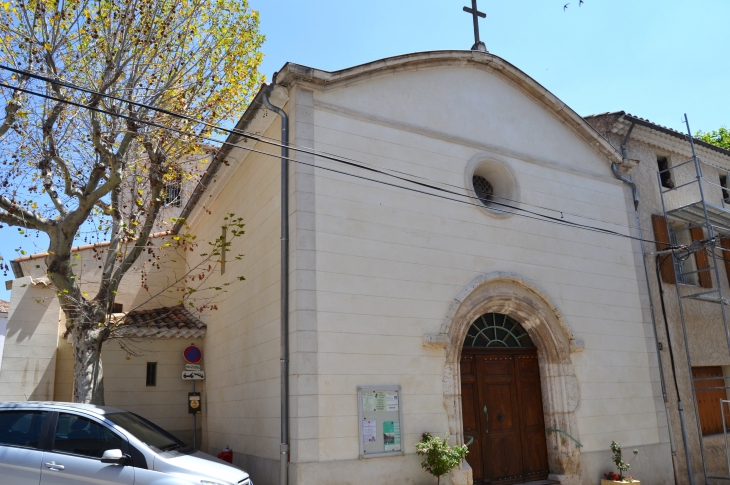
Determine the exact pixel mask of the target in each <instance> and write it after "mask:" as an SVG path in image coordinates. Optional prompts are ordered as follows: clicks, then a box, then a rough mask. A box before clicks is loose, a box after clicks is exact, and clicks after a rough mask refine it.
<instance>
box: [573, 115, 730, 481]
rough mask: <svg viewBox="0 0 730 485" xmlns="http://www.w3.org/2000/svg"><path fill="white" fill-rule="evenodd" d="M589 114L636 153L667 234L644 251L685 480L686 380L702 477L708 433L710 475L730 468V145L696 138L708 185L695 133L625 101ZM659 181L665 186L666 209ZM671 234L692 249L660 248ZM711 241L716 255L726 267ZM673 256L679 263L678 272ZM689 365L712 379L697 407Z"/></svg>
mask: <svg viewBox="0 0 730 485" xmlns="http://www.w3.org/2000/svg"><path fill="white" fill-rule="evenodd" d="M586 120H587V121H588V122H589V123H590V124H591V125H593V126H594V127H595V128H596V129H597V130H598V131H599V132H600V133H601V134H602V135H604V136H605V137H606V138H607V139H608V140H609V141H610V142H611V144H612V145H613V146H614V147H615V148H616V149H617V150H620V151H621V150H622V149H623V150H626V156H627V158H629V159H632V160H633V163H632V165H636V168H634V169H633V171H632V172H631V178H632V180H633V181H634V183H636V186H637V194H638V199H639V204H638V216H639V218H640V221H639V223H640V227H641V228H642V236H643V237H644V238H646V239H653V240H655V241H657V242H659V243H664V244H652V243H645V244H644V252H645V253H646V256H645V259H646V263H647V268H648V276H649V278H648V280H649V285H650V287H651V294H650V295H647V296H648V298H650V300H649V299H648V298H647V301H648V302H650V303H652V304H653V307H654V320H655V325H656V332H657V335H658V343H659V347H660V349H661V350H660V351H659V353H660V356H661V362H662V378H663V381H664V382H663V383H662V393H663V396H664V400H665V404H666V408H667V410H668V412H669V416H670V417H671V428H672V431H673V433H672V434H673V448H675V453H674V464H675V471H676V474H677V480H678V481H679V482H680V483H687V482H688V475H687V460H686V457H685V447H684V440H683V437H682V428H681V423H680V418H679V410H678V402H677V390H678V391H679V396H680V397H681V401H682V404H683V407H684V411H685V419H686V428H687V441H688V443H689V449H690V451H691V457H692V459H691V462H692V468H693V473H694V475H695V480H696V482H697V483H704V482H705V479H704V467H703V463H702V459H701V457H702V453H701V449H700V442H699V437H700V435H702V436H703V440H702V441H703V445H704V456H705V466H706V467H707V475H708V476H724V477H727V476H728V468H727V467H728V464H727V455H726V449H725V440H724V436H723V429H724V427H725V425H724V423H723V421H722V411H721V409H720V406H721V402H720V401H721V400H727V399H728V394H727V390H726V389H725V386H727V385H728V384H730V383H728V382H726V381H725V380H724V379H723V376H730V349H729V348H728V346H729V345H730V341H728V338H727V336H726V327H725V325H724V323H723V318H722V309H721V308H720V305H719V301H720V300H719V298H718V293H717V290H718V285H719V288H720V289H721V290H722V293H723V295H724V296H723V297H724V298H725V299H726V301H727V297H728V296H730V285H729V283H728V282H729V280H730V253H728V252H727V251H725V250H724V249H725V248H730V240H728V239H727V236H728V235H730V227H729V226H728V221H730V210H728V208H727V207H728V204H730V193H729V192H728V190H727V187H728V171H729V170H730V151H729V150H725V149H723V148H720V147H717V146H714V145H711V144H708V143H705V142H703V141H701V140H697V139H695V140H694V144H695V148H696V153H697V155H698V157H699V159H700V163H699V164H698V166H699V173H700V175H701V176H700V178H699V180H700V182H701V187H702V193H700V185H699V184H698V183H697V181H698V177H697V174H698V171H697V168H696V166H695V163H694V162H693V160H692V148H691V145H690V143H689V140H688V137H687V134H686V133H680V132H677V131H675V130H672V129H669V128H666V127H664V126H660V125H657V124H655V123H652V122H650V121H648V120H646V119H643V118H640V117H637V116H633V115H631V114H628V113H625V112H623V111H621V112H615V113H604V114H601V115H594V116H588V117H586ZM622 145H623V148H622ZM637 162H638V163H637ZM658 174H660V175H659V176H658ZM660 190H661V191H663V192H664V199H665V200H664V205H665V207H666V213H665V208H664V207H663V206H662V197H661V194H660ZM703 199H704V200H705V202H706V204H707V205H708V209H709V214H710V222H711V225H712V227H713V231H714V233H715V234H716V235H717V236H718V238H717V240H716V242H715V243H711V242H710V241H706V240H705V238H707V237H708V236H709V233H708V230H707V226H706V222H705V219H704V214H703V213H702V209H701V206H700V205H698V202H700V201H701V200H703ZM665 216H666V219H665ZM632 226H634V233H635V234H638V231H637V228H638V224H637V222H636V220H634V221H633V223H632ZM667 228H668V229H669V231H668V232H667ZM667 243H671V244H674V245H684V246H687V247H688V248H689V249H688V250H687V251H677V252H676V253H675V256H674V257H673V256H672V255H671V254H666V253H665V254H653V253H655V252H656V251H658V250H659V251H661V250H666V249H668V247H669V246H668V244H667ZM713 245H714V249H713ZM712 251H714V252H715V254H716V256H717V263H718V265H717V266H718V267H717V272H716V271H715V268H714V264H713V260H712V259H713V258H712ZM657 263H658V264H657ZM673 265H676V274H675V271H674V269H675V268H673ZM718 276H719V279H718ZM642 286H643V285H642ZM642 289H643V288H642ZM660 291H661V293H660ZM680 294H681V295H683V296H689V295H697V297H695V298H683V299H682V305H683V313H684V320H685V327H686V328H685V329H683V327H682V318H681V313H680V308H679V297H678V295H680ZM665 318H666V320H665ZM665 322H666V323H665ZM667 329H668V330H669V332H668V334H667ZM685 330H686V333H685ZM685 343H686V344H687V346H685ZM687 351H689V357H690V361H689V362H688V358H687V357H688V353H687ZM690 368H691V370H692V375H693V376H694V377H695V378H696V379H699V380H697V381H695V383H694V385H695V387H696V388H698V389H701V388H705V389H707V390H698V391H697V402H698V408H697V409H695V402H694V397H693V395H692V387H691V384H692V381H691V380H690ZM675 379H676V384H675ZM724 406H725V413H726V415H728V418H727V424H730V408H728V407H727V403H725V404H724ZM698 416H699V418H700V419H699V420H700V426H699V428H698V426H697V417H698Z"/></svg>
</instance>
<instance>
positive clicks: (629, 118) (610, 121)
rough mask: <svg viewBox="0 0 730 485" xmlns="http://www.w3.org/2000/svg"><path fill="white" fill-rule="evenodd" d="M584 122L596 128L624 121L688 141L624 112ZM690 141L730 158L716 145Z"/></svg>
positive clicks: (729, 151)
mask: <svg viewBox="0 0 730 485" xmlns="http://www.w3.org/2000/svg"><path fill="white" fill-rule="evenodd" d="M585 119H586V121H587V122H588V123H590V124H591V125H592V126H597V124H598V123H607V124H609V125H613V124H614V123H615V122H616V121H618V120H626V121H628V122H629V123H636V124H637V125H639V126H645V127H647V128H651V129H652V130H656V131H659V132H661V133H664V134H667V135H670V136H673V137H675V138H679V139H681V140H683V141H689V137H688V136H687V133H682V132H681V131H677V130H674V129H672V128H668V127H666V126H663V125H660V124H657V123H653V122H651V121H649V120H647V119H646V118H640V117H638V116H634V115H632V114H631V113H627V112H626V111H613V112H606V113H600V114H595V115H588V116H586V117H585ZM692 140H693V141H694V144H695V145H697V146H701V147H704V148H707V149H708V150H712V151H714V152H718V153H721V154H722V155H725V156H728V157H730V150H728V149H726V148H722V147H719V146H717V145H713V144H712V143H707V142H706V141H704V140H701V139H699V138H696V137H694V136H693V137H692Z"/></svg>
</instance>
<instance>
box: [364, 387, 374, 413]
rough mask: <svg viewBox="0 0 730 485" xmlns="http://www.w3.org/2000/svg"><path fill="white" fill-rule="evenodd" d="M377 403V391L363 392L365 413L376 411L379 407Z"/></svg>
mask: <svg viewBox="0 0 730 485" xmlns="http://www.w3.org/2000/svg"><path fill="white" fill-rule="evenodd" d="M375 401H376V400H375V391H362V410H363V411H375V410H376V407H377V405H376V404H375Z"/></svg>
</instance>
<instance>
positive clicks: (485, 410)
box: [484, 406, 489, 433]
mask: <svg viewBox="0 0 730 485" xmlns="http://www.w3.org/2000/svg"><path fill="white" fill-rule="evenodd" d="M484 414H486V416H487V417H486V419H487V426H489V411H487V406H484ZM484 432H485V433H489V430H488V429H486V430H484Z"/></svg>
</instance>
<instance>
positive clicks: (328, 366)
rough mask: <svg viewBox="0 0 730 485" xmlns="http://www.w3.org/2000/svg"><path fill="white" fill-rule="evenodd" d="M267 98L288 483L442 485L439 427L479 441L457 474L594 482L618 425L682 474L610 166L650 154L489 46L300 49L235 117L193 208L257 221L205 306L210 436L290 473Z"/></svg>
mask: <svg viewBox="0 0 730 485" xmlns="http://www.w3.org/2000/svg"><path fill="white" fill-rule="evenodd" d="M267 93H270V102H271V103H273V104H274V105H275V106H277V107H279V108H281V109H283V110H284V111H285V112H286V114H287V117H288V126H289V145H290V151H289V157H290V158H291V161H290V162H289V178H288V195H289V208H288V214H287V216H288V221H289V226H290V231H289V252H288V255H287V256H288V260H287V263H288V275H289V288H288V292H286V295H287V296H288V309H289V311H288V316H289V333H288V335H289V345H288V353H287V355H288V361H289V376H288V383H289V388H288V393H289V399H288V409H289V419H288V423H286V426H287V429H288V432H289V438H290V439H289V443H288V445H289V453H290V455H289V457H288V461H289V463H288V466H287V471H288V481H289V483H291V484H298V485H305V484H318V485H329V484H332V485H334V484H342V483H350V484H366V483H367V484H369V483H373V482H376V483H415V484H421V483H423V484H426V483H432V481H433V479H432V477H431V476H430V475H428V474H427V473H426V472H424V471H423V470H422V469H421V467H420V461H421V458H420V457H418V456H417V455H416V453H415V444H416V443H417V442H418V441H419V440H420V439H421V435H422V433H424V432H428V433H430V434H432V435H438V436H441V437H448V439H449V442H450V443H451V444H462V443H466V444H468V448H469V454H468V456H467V461H466V462H465V463H464V464H463V465H462V466H461V467H460V468H459V469H457V470H456V471H455V472H454V473H453V475H452V476H451V477H450V480H451V481H452V482H453V483H455V484H467V483H505V484H517V483H523V482H529V481H538V480H550V481H552V483H556V482H559V483H564V484H579V483H598V481H599V478H600V477H601V476H602V475H603V473H605V472H607V471H610V470H612V469H613V468H612V463H611V460H610V451H609V446H610V444H611V441H613V440H615V441H617V442H620V443H621V444H622V445H623V446H624V448H625V449H626V450H629V449H634V448H636V449H638V450H639V454H638V455H637V457H636V458H635V460H634V461H633V462H632V464H631V474H632V475H633V476H634V477H636V478H638V479H641V480H642V482H644V483H648V484H654V483H655V484H664V483H672V482H673V481H674V473H673V470H674V468H673V462H672V448H671V445H670V434H669V428H668V425H667V423H668V421H667V412H666V407H665V404H664V401H663V400H662V388H661V382H660V376H659V372H658V370H659V367H658V360H657V350H656V348H657V347H656V343H655V337H654V333H653V332H654V329H653V325H652V321H651V318H650V314H649V313H650V312H649V306H648V302H647V298H646V296H647V289H646V283H645V277H644V268H643V262H642V260H641V254H640V252H639V251H638V250H637V244H636V242H635V241H633V240H631V239H629V238H626V237H620V236H617V235H614V234H613V232H617V233H623V234H629V233H631V234H633V232H632V227H633V218H634V205H633V199H632V197H631V190H630V188H629V187H628V186H627V185H626V184H625V183H624V182H622V181H621V180H619V179H618V178H617V177H616V176H615V174H614V170H613V168H612V167H618V168H619V170H623V171H629V170H631V169H632V167H631V166H628V165H627V161H626V160H625V159H624V158H623V157H622V156H621V153H620V152H619V151H618V150H617V149H616V148H615V147H614V146H612V145H611V144H610V143H609V141H608V140H607V139H606V138H604V136H601V134H599V133H598V132H597V131H596V130H595V129H594V128H593V127H592V126H591V125H589V124H588V123H587V122H586V121H585V120H584V119H582V118H581V117H580V116H578V115H577V114H576V113H575V112H573V111H572V110H571V109H570V108H569V107H568V106H566V105H565V104H564V103H563V102H561V101H560V100H559V99H557V98H556V97H555V96H554V95H552V94H551V93H550V92H548V91H547V90H546V89H545V88H544V87H542V86H541V85H539V84H538V83H537V82H535V81H534V80H533V79H531V78H530V77H529V76H527V75H526V74H525V73H523V72H521V71H520V70H519V69H517V68H516V67H514V66H512V65H511V64H509V63H508V62H506V61H504V60H503V59H500V58H499V57H496V56H494V55H491V54H488V53H485V52H479V51H441V52H424V53H416V54H409V55H405V56H399V57H394V58H389V59H383V60H379V61H375V62H372V63H368V64H364V65H361V66H356V67H352V68H348V69H345V70H342V71H337V72H325V71H321V70H317V69H313V68H309V67H305V66H300V65H296V64H291V63H290V64H287V65H285V66H284V67H283V68H282V70H281V71H279V72H278V73H277V74H276V75H275V77H274V80H273V83H272V86H269V87H266V88H265V89H262V91H261V92H259V94H258V95H257V96H256V98H255V99H254V101H253V102H252V103H251V105H250V106H249V107H248V109H247V111H246V113H245V114H244V115H243V117H242V119H241V121H240V122H239V123H238V125H237V127H236V128H237V129H239V130H244V131H246V132H247V133H252V134H255V135H256V138H257V139H258V140H259V141H256V140H255V139H252V138H246V137H244V136H241V135H231V137H229V139H228V143H229V144H228V145H226V147H225V148H224V149H222V150H221V151H220V152H219V153H218V154H217V155H216V157H215V158H214V159H213V161H212V162H211V163H210V165H208V174H209V175H208V178H207V179H206V181H205V183H201V184H199V186H198V187H197V188H196V190H195V192H194V195H193V196H192V197H191V198H190V199H189V200H188V201H187V205H186V207H185V208H184V209H183V215H184V216H185V217H186V220H187V223H188V225H189V226H190V231H191V232H192V233H193V234H194V235H196V236H197V238H198V240H200V241H203V243H204V242H205V241H210V240H213V239H215V238H216V237H218V236H219V235H220V233H221V225H222V224H225V222H224V219H223V218H224V217H225V216H226V215H228V214H235V215H236V216H237V217H238V216H240V217H243V219H244V222H245V223H246V227H245V231H246V234H245V235H244V236H243V237H241V238H239V239H237V240H235V242H234V243H233V246H232V247H231V248H230V252H231V254H244V255H245V256H244V257H243V258H242V259H241V260H231V261H228V262H227V264H226V270H225V273H223V274H218V275H216V276H215V278H214V280H216V281H218V282H220V283H225V282H228V281H231V280H232V279H233V278H236V277H237V276H238V275H242V276H245V277H246V281H245V282H242V283H240V284H237V285H236V286H235V287H234V289H233V290H231V291H230V292H229V294H228V296H227V297H226V298H224V299H223V300H222V301H221V302H220V303H218V310H217V311H215V312H209V313H205V314H203V315H202V316H200V317H199V318H200V320H201V321H202V323H204V325H205V328H206V330H205V333H204V338H201V339H200V341H199V344H200V345H201V346H202V348H203V353H204V368H205V372H206V381H205V390H204V398H203V415H202V431H201V433H202V443H203V446H202V449H204V450H205V451H209V452H212V453H214V454H215V453H217V452H218V451H219V450H220V449H223V448H224V447H226V446H230V448H231V449H232V450H233V457H234V463H235V464H237V465H239V466H241V467H242V468H244V469H246V470H247V471H249V472H250V473H251V475H252V478H253V479H254V481H255V483H256V484H257V485H262V484H263V485H273V484H276V483H279V476H280V457H281V451H282V447H281V434H280V433H281V420H280V417H281V411H280V409H281V407H280V401H281V395H282V391H281V389H282V387H281V380H280V377H279V371H280V366H281V361H280V337H281V331H280V328H281V319H280V313H279V312H280V304H281V291H280V282H281V276H280V275H281V261H280V242H281V239H280V238H281V235H280V233H279V226H280V217H279V213H280V210H281V204H280V197H281V180H280V166H279V162H278V160H277V158H278V150H279V148H278V147H277V146H276V144H274V145H272V144H271V143H267V141H270V140H274V141H278V140H280V139H281V138H280V126H281V117H280V116H278V115H277V113H276V112H275V111H273V110H271V109H269V108H267V107H266V105H265V103H266V101H265V100H264V97H265V96H266V95H267ZM262 152H265V153H262ZM266 153H269V154H271V155H267V154H266ZM272 155H273V156H272ZM343 162H346V163H343ZM629 165H630V164H629ZM414 182H417V183H414ZM185 257H189V256H185ZM187 263H189V264H191V265H194V264H195V263H196V261H195V260H193V259H191V260H190V261H187ZM16 281H17V280H16ZM130 291H137V290H136V289H135V288H134V285H132V287H131V288H130ZM120 298H123V295H120ZM12 318H13V315H12V308H11V315H10V321H9V324H10V323H11V321H12ZM1 377H2V376H0V378H1ZM108 404H110V405H114V404H115V403H114V402H112V400H108ZM629 454H630V452H629ZM543 483H545V482H543ZM547 483H550V482H547Z"/></svg>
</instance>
